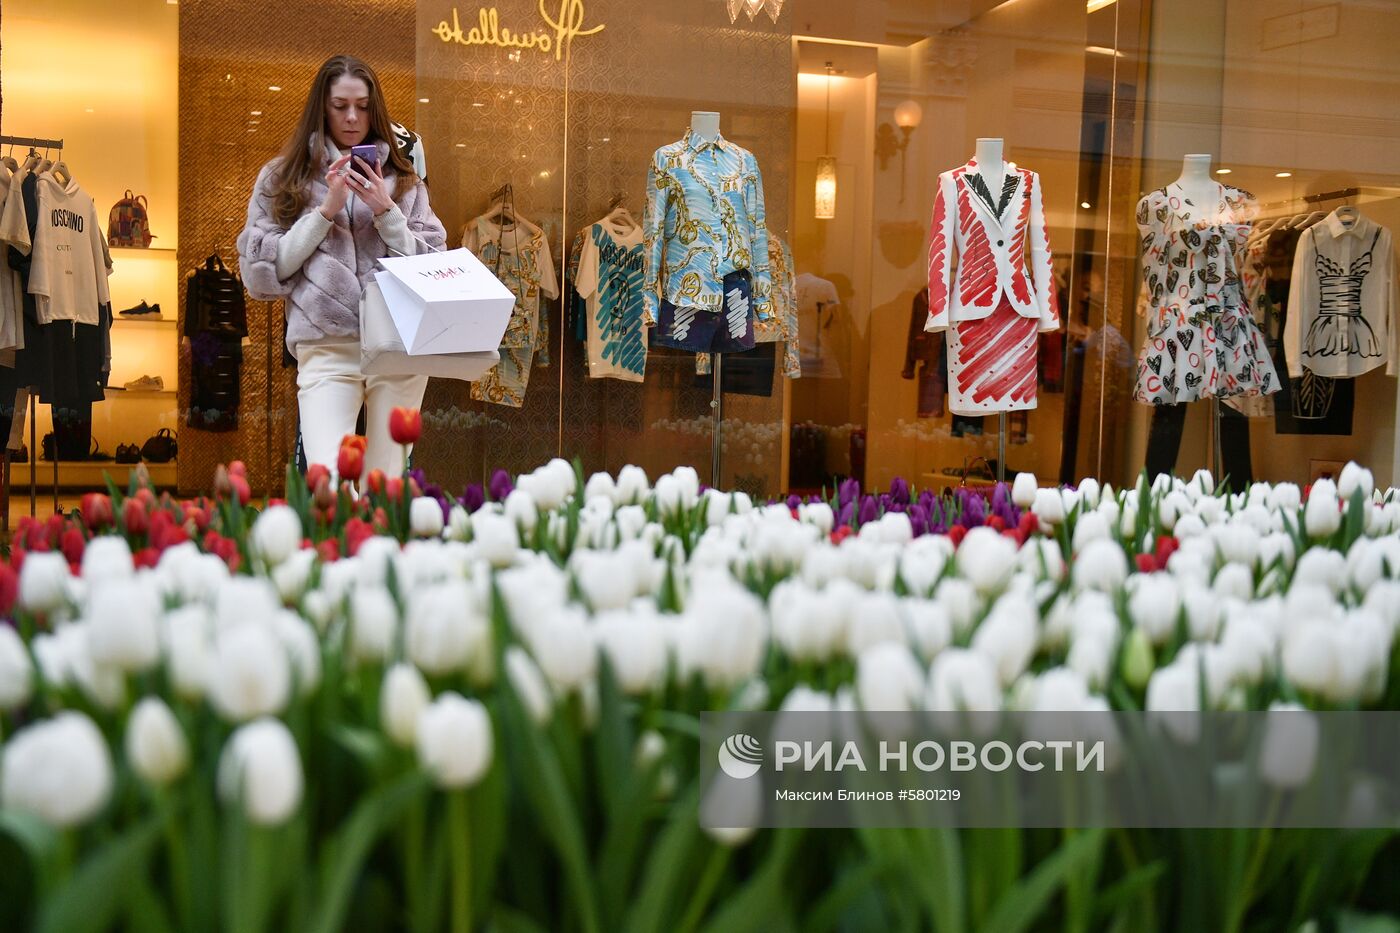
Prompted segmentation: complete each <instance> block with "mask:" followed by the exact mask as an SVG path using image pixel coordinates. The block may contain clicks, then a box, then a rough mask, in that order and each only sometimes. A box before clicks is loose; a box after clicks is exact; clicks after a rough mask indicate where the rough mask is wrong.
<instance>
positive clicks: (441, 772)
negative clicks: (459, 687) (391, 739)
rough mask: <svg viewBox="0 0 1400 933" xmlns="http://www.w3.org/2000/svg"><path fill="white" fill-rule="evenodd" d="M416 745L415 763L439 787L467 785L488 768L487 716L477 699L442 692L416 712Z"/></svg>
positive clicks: (491, 741) (491, 743)
mask: <svg viewBox="0 0 1400 933" xmlns="http://www.w3.org/2000/svg"><path fill="white" fill-rule="evenodd" d="M417 746H418V763H419V765H420V766H421V767H422V768H423V770H425V771H427V772H428V773H429V774H431V775H432V776H433V779H434V780H435V781H436V782H437V784H438V786H439V787H441V788H443V789H446V790H455V789H458V788H464V787H470V786H472V785H473V784H476V783H477V782H478V781H480V780H481V779H482V777H484V776H485V775H486V771H487V770H488V769H489V768H490V767H491V758H492V755H493V752H494V739H493V737H492V734H491V717H490V716H488V715H487V714H486V707H484V706H482V705H481V703H480V702H478V701H476V700H468V699H466V698H465V697H463V696H461V695H460V694H457V693H450V692H449V693H444V694H443V695H442V696H440V697H438V698H437V700H435V701H434V702H433V703H432V705H431V706H429V707H428V708H427V709H425V710H423V711H422V713H420V714H419V716H418V737H417Z"/></svg>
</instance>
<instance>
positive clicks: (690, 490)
mask: <svg viewBox="0 0 1400 933" xmlns="http://www.w3.org/2000/svg"><path fill="white" fill-rule="evenodd" d="M671 475H672V476H674V477H675V478H676V481H677V482H678V483H680V490H681V504H682V505H683V506H685V507H686V508H688V509H689V508H694V507H695V505H696V504H698V503H699V501H700V474H699V473H696V472H695V467H691V466H679V467H676V468H675V469H674V470H672V471H671Z"/></svg>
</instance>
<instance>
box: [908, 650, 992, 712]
mask: <svg viewBox="0 0 1400 933" xmlns="http://www.w3.org/2000/svg"><path fill="white" fill-rule="evenodd" d="M924 702H925V705H926V706H927V708H928V709H930V710H934V711H941V712H950V713H984V714H985V713H995V712H997V711H998V710H1000V709H1001V708H1002V697H1001V685H1000V683H999V680H998V677H997V669H996V666H995V665H994V664H993V663H992V661H991V660H990V659H989V658H988V657H987V656H986V655H984V654H982V653H980V652H977V651H972V650H969V649H967V648H949V649H947V650H945V651H944V652H942V653H941V654H939V655H938V657H936V658H934V659H933V664H932V665H930V666H929V672H928V693H927V695H926V696H925V698H924ZM935 718H936V719H938V720H939V721H941V722H943V723H945V724H950V723H957V722H959V719H958V718H956V717H948V716H943V717H935ZM969 721H970V723H971V724H972V725H973V727H974V728H975V729H976V731H978V732H980V733H985V732H987V731H989V730H990V729H991V728H992V727H993V726H994V725H995V724H996V717H995V716H987V715H982V716H973V717H970V719H969Z"/></svg>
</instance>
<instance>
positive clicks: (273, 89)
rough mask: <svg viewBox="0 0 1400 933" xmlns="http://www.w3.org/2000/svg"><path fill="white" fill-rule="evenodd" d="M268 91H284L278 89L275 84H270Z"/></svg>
mask: <svg viewBox="0 0 1400 933" xmlns="http://www.w3.org/2000/svg"><path fill="white" fill-rule="evenodd" d="M267 89H268V90H269V91H272V92H274V93H275V92H277V91H280V90H282V89H281V88H280V87H278V86H277V85H275V84H269V85H268V86H267Z"/></svg>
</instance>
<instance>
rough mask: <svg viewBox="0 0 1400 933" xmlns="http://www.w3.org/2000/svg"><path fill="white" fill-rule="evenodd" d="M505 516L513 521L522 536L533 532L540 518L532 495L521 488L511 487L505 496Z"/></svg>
mask: <svg viewBox="0 0 1400 933" xmlns="http://www.w3.org/2000/svg"><path fill="white" fill-rule="evenodd" d="M505 517H506V518H507V519H509V520H510V521H511V522H514V523H515V526H516V527H517V528H518V529H520V533H521V535H522V536H523V535H530V534H533V533H534V531H535V526H536V525H537V524H539V520H540V513H539V509H538V508H537V507H536V505H535V498H534V496H532V495H530V493H528V492H526V491H525V490H524V489H523V488H521V489H512V490H511V491H510V494H509V495H507V496H506V501H505Z"/></svg>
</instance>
